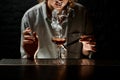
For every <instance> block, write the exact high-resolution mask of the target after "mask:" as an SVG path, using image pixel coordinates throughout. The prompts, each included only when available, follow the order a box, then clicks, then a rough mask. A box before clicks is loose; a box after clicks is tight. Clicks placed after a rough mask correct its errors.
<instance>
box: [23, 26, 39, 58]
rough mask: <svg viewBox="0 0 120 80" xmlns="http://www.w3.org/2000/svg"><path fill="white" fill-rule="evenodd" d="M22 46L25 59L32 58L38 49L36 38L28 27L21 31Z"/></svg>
mask: <svg viewBox="0 0 120 80" xmlns="http://www.w3.org/2000/svg"><path fill="white" fill-rule="evenodd" d="M22 46H23V48H24V50H25V52H26V54H27V58H34V54H35V52H36V51H37V49H38V37H37V35H36V33H35V32H32V30H31V29H30V28H29V27H28V28H26V29H25V30H24V31H23V45H22Z"/></svg>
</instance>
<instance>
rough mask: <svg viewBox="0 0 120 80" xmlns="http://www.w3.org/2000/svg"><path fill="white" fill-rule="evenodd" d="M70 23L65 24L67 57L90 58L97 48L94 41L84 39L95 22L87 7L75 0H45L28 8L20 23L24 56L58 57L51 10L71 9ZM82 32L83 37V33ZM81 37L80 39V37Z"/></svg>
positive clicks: (90, 31)
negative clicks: (54, 41) (53, 39)
mask: <svg viewBox="0 0 120 80" xmlns="http://www.w3.org/2000/svg"><path fill="white" fill-rule="evenodd" d="M68 7H69V8H70V12H69V16H68V24H67V26H66V27H64V28H63V29H64V31H65V32H66V33H67V35H66V37H67V41H66V44H67V46H66V48H67V56H66V58H74V59H80V58H81V59H82V58H85V57H86V58H88V57H89V55H90V53H89V52H90V51H94V52H95V49H94V48H93V47H94V46H95V42H92V43H93V44H91V43H90V41H86V40H84V41H82V40H80V38H82V37H85V36H82V35H83V34H85V35H93V28H92V27H93V26H92V25H91V20H90V19H89V16H88V13H87V10H86V8H85V7H84V6H83V5H81V4H79V3H76V2H75V1H74V0H43V1H40V3H39V4H37V5H35V6H33V7H32V8H30V9H29V10H27V11H26V12H25V14H24V16H23V18H22V23H21V56H22V58H28V59H29V58H33V57H34V58H57V57H58V56H57V48H56V45H55V44H54V43H53V42H52V41H51V37H52V36H53V32H52V30H53V29H52V27H51V23H52V11H53V10H54V9H56V10H57V11H58V12H59V13H61V12H62V10H68ZM81 36H82V37H81ZM78 39H79V40H78Z"/></svg>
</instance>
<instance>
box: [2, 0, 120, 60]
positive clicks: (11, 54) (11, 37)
mask: <svg viewBox="0 0 120 80" xmlns="http://www.w3.org/2000/svg"><path fill="white" fill-rule="evenodd" d="M78 2H80V3H82V4H83V5H85V6H86V7H87V8H88V10H89V11H90V12H91V13H92V17H93V20H94V23H95V27H94V29H95V33H96V41H97V53H96V54H95V56H94V57H95V58H96V59H107V60H109V59H113V60H114V59H116V60H120V53H119V51H120V50H119V40H120V39H119V34H120V31H119V29H118V28H119V15H118V14H119V13H118V10H119V9H118V2H116V1H115V0H114V1H113V0H78ZM35 4H37V0H3V1H0V59H2V58H20V25H21V18H22V16H23V14H24V12H25V11H26V10H27V9H29V8H30V7H32V6H33V5H35Z"/></svg>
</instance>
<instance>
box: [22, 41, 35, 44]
mask: <svg viewBox="0 0 120 80" xmlns="http://www.w3.org/2000/svg"><path fill="white" fill-rule="evenodd" d="M32 43H33V41H32V40H23V44H24V45H25V44H32Z"/></svg>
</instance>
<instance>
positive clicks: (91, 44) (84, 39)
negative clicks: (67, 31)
mask: <svg viewBox="0 0 120 80" xmlns="http://www.w3.org/2000/svg"><path fill="white" fill-rule="evenodd" d="M79 41H80V42H81V43H82V44H83V50H82V51H83V54H84V55H86V56H87V55H89V54H90V52H96V48H95V46H96V42H95V39H94V37H93V36H91V35H82V36H81V37H80V40H79Z"/></svg>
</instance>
